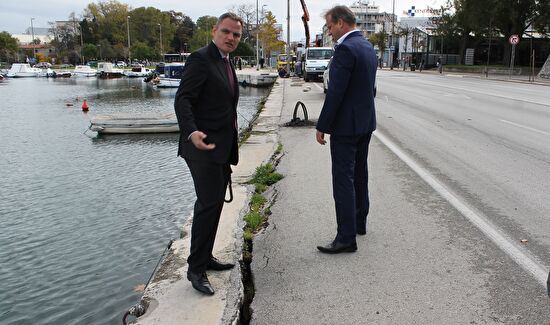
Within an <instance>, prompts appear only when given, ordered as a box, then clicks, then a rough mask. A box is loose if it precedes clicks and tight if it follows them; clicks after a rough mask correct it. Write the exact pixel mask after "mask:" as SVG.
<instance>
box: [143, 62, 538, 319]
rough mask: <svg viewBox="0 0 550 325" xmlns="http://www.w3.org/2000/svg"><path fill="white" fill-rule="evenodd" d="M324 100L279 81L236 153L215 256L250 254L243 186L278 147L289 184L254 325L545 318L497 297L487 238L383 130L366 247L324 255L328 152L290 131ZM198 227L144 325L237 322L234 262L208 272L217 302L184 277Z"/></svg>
mask: <svg viewBox="0 0 550 325" xmlns="http://www.w3.org/2000/svg"><path fill="white" fill-rule="evenodd" d="M248 70H249V69H246V70H243V71H242V72H240V73H247V72H248ZM238 73H239V72H238ZM249 73H251V74H253V73H255V71H250V72H249ZM412 73H415V72H412ZM422 73H433V72H422ZM465 77H466V76H465ZM323 100H324V94H323V90H322V84H321V83H304V82H303V80H301V79H297V78H289V79H281V78H279V79H277V82H276V84H275V85H274V87H273V89H272V92H271V94H270V96H269V98H268V100H267V102H266V104H265V108H264V110H263V111H262V112H261V114H260V116H259V118H258V119H257V120H256V123H255V126H254V128H253V132H252V134H251V136H250V138H249V139H248V140H247V141H246V142H245V143H244V144H243V145H242V146H241V148H240V163H239V165H238V166H237V167H236V168H234V173H233V192H234V200H233V202H232V203H231V204H227V205H226V206H225V207H224V211H223V214H222V219H221V224H220V228H219V230H218V237H217V240H216V245H215V248H214V255H215V256H217V257H218V258H220V259H221V260H224V261H233V262H237V261H239V260H240V259H241V258H242V257H241V252H242V227H243V226H244V223H243V221H242V217H243V215H244V214H245V213H246V212H247V209H248V202H249V199H250V196H251V194H252V191H253V189H252V187H251V186H250V185H247V184H246V181H247V180H249V179H250V177H251V176H252V175H253V173H254V170H255V168H256V167H257V166H258V165H260V164H261V163H265V162H267V161H268V160H269V159H270V157H271V156H272V154H273V152H274V151H275V149H276V147H277V144H278V142H280V143H282V145H283V151H284V153H283V157H282V159H281V161H280V164H279V165H278V167H277V171H278V172H280V173H282V174H283V175H284V176H285V178H284V179H283V180H281V181H280V182H279V183H277V184H276V185H274V187H275V190H276V191H277V196H276V201H275V203H274V204H273V206H272V207H271V212H272V215H270V217H269V221H268V222H269V225H268V227H267V228H266V229H265V230H264V231H262V232H261V233H260V234H257V235H256V237H255V238H254V250H253V261H252V265H251V266H252V272H253V277H254V284H255V290H256V292H255V297H254V300H253V303H252V306H251V308H252V310H253V314H252V320H251V324H266V325H267V324H269V325H271V324H468V323H470V324H504V323H506V324H516V323H517V324H521V323H525V322H524V321H526V320H527V321H528V320H529V319H531V318H529V317H532V319H538V318H537V317H539V316H537V315H531V314H532V312H531V311H529V310H527V311H526V310H525V308H529V307H526V306H528V305H529V299H531V297H529V296H522V295H518V296H517V297H516V298H513V299H509V300H510V301H511V302H512V303H511V302H510V301H507V302H502V301H499V300H498V299H494V297H499V296H501V295H506V294H509V292H508V291H506V288H499V287H498V285H497V284H493V283H491V279H492V278H491V272H492V271H491V269H490V268H488V267H486V266H485V264H484V263H485V261H484V260H483V259H484V257H483V254H484V252H485V251H484V250H483V249H481V248H478V247H477V245H476V243H477V242H479V241H484V240H485V239H484V237H483V236H482V235H481V234H479V232H478V231H477V230H476V229H475V227H473V226H472V225H470V224H468V223H464V221H463V216H462V215H460V213H459V212H457V210H456V209H455V208H453V207H452V206H451V205H450V204H449V203H448V202H447V201H445V200H444V199H442V198H441V197H440V195H438V194H437V193H436V192H435V191H434V190H433V189H432V188H431V187H429V186H428V185H427V184H426V183H425V182H424V181H423V180H422V179H421V178H420V177H419V176H418V175H417V174H416V173H415V172H414V171H412V170H411V169H410V168H409V167H408V166H407V165H406V164H405V163H404V162H402V161H401V160H400V159H399V158H398V157H397V156H396V155H395V154H394V153H393V152H392V151H391V150H390V149H388V148H387V147H386V146H385V145H384V144H383V143H382V142H381V141H380V136H383V134H380V132H379V131H376V132H375V135H374V136H373V138H372V141H371V146H370V151H369V188H370V193H371V196H370V198H371V211H370V213H369V219H368V230H367V235H366V236H358V238H357V244H358V251H357V252H355V253H352V254H338V255H325V254H322V253H320V252H318V251H317V249H316V246H317V245H324V244H326V243H328V242H330V241H331V240H332V239H333V238H334V235H335V230H336V224H335V223H336V221H335V216H334V202H333V199H332V186H331V171H330V152H329V151H330V150H329V146H328V145H326V146H321V145H319V144H318V143H317V142H316V141H315V129H314V127H285V126H283V124H284V123H286V122H288V121H290V120H291V119H292V114H293V110H294V107H295V105H296V102H297V101H301V102H303V103H304V104H305V105H306V107H307V110H308V113H309V117H310V119H312V120H316V119H317V117H318V115H319V112H320V109H321V107H322V103H323ZM377 101H379V99H377ZM298 115H299V116H302V115H301V112H299V114H298ZM190 223H191V220H189V221H188V222H187V223H186V225H185V226H184V230H183V234H184V236H183V238H182V239H180V240H178V241H176V243H174V245H173V247H172V250H171V251H170V253H169V255H168V256H167V257H166V258H165V260H164V262H163V264H162V266H161V268H160V270H159V271H158V272H157V274H156V276H155V278H154V280H153V281H152V283H151V284H150V285H149V286H148V287H147V289H146V291H145V294H144V299H145V300H146V301H149V302H150V307H149V309H148V311H147V313H146V315H145V316H143V317H141V318H139V319H138V320H137V321H136V324H197V325H198V324H237V322H238V317H239V306H240V304H241V303H242V298H243V285H242V282H241V269H240V267H239V265H238V264H237V267H235V269H233V270H232V271H230V272H208V276H209V278H210V280H211V282H212V285H213V287H214V289H215V290H216V294H215V295H214V296H211V297H207V296H204V295H201V294H199V293H198V292H196V291H195V290H194V289H193V288H192V287H191V285H190V283H189V281H187V279H186V277H185V274H186V271H187V266H186V262H185V258H186V257H187V255H188V252H189V233H190ZM463 233H467V234H468V236H466V237H464V236H462V234H463ZM491 250H494V254H495V255H496V256H500V257H502V259H503V260H504V261H505V262H502V267H510V268H514V267H515V266H514V264H513V262H509V261H507V260H508V259H507V258H506V257H505V256H502V253H500V251H499V250H498V249H496V248H494V249H493V248H491ZM512 276H513V277H514V279H513V280H514V281H517V282H519V283H524V285H525V286H529V285H531V283H532V281H531V280H530V279H529V277H528V276H527V275H525V274H523V272H519V273H514V274H513V275H512ZM529 288H530V287H529ZM499 290H502V291H499ZM535 290H538V291H540V288H539V287H537V286H533V288H532V291H535ZM515 300H517V301H518V303H517V304H515V303H513V302H514V301H515ZM530 313H531V314H530ZM517 315H522V317H523V318H517V317H516V316H517ZM515 317H516V318H515ZM527 323H529V322H527Z"/></svg>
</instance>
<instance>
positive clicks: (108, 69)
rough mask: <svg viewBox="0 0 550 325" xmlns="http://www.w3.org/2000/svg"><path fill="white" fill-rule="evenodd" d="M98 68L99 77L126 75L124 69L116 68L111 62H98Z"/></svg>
mask: <svg viewBox="0 0 550 325" xmlns="http://www.w3.org/2000/svg"><path fill="white" fill-rule="evenodd" d="M97 70H98V71H99V77H100V78H103V79H108V78H120V77H122V76H123V75H124V70H122V69H119V68H115V66H114V65H113V64H112V63H110V62H98V63H97Z"/></svg>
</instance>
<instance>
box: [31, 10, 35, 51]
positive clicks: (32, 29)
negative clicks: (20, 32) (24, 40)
mask: <svg viewBox="0 0 550 325" xmlns="http://www.w3.org/2000/svg"><path fill="white" fill-rule="evenodd" d="M33 20H34V18H31V34H32V40H31V44H32V57H33V58H34V59H36V49H35V48H34V26H33V24H32V21H33Z"/></svg>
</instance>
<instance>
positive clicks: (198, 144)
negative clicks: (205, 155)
mask: <svg viewBox="0 0 550 325" xmlns="http://www.w3.org/2000/svg"><path fill="white" fill-rule="evenodd" d="M204 139H206V134H205V133H203V132H201V131H195V132H193V133H191V142H192V143H193V145H194V146H195V148H197V149H199V150H212V149H214V148H216V145H215V144H214V143H209V144H206V143H205V142H204Z"/></svg>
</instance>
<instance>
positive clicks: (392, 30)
mask: <svg viewBox="0 0 550 325" xmlns="http://www.w3.org/2000/svg"><path fill="white" fill-rule="evenodd" d="M394 32H395V0H393V1H392V8H391V37H390V41H391V44H390V70H393V49H394V47H393V34H394Z"/></svg>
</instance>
